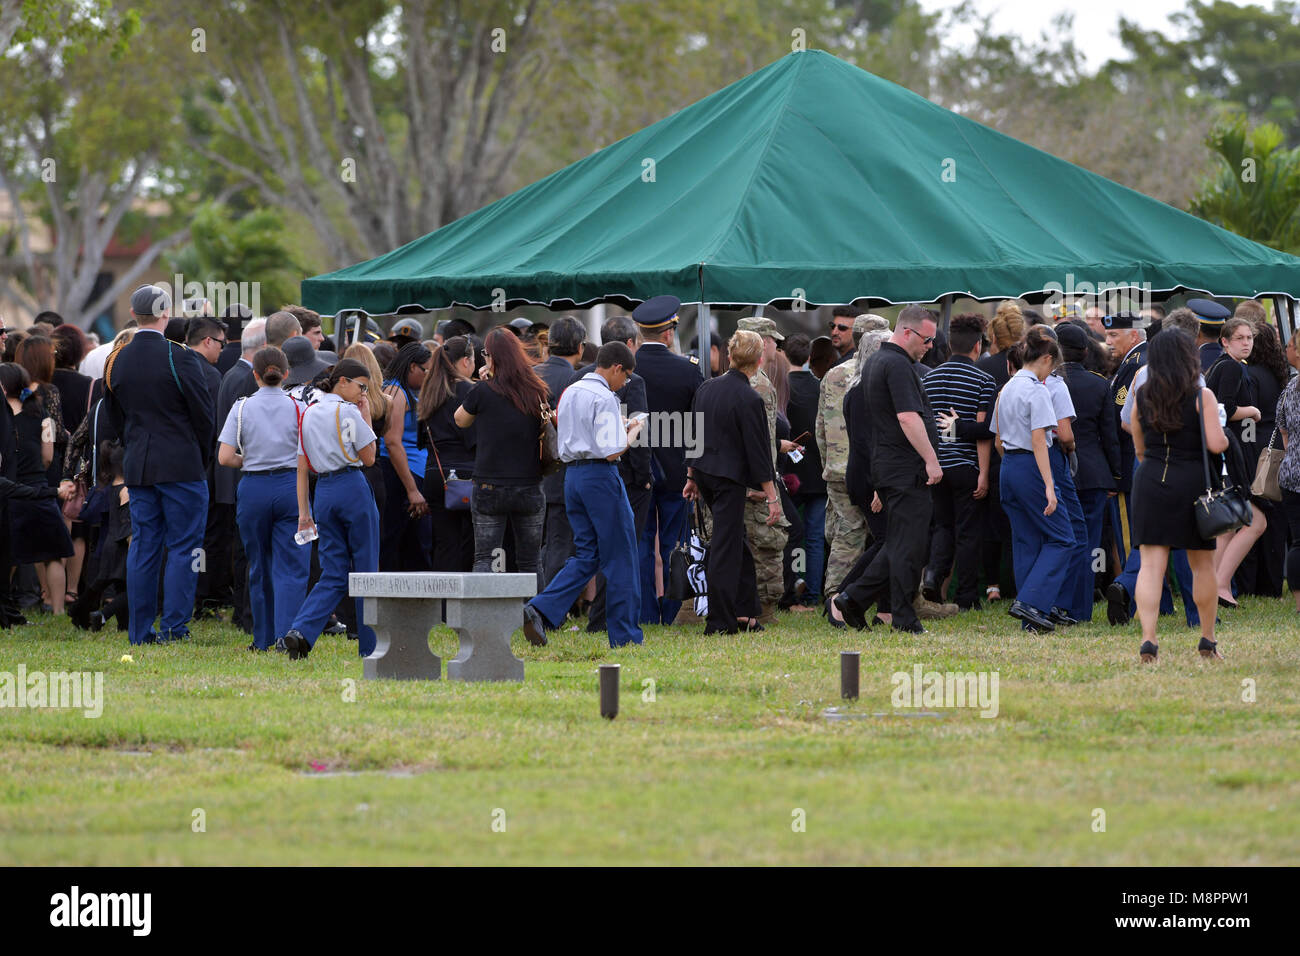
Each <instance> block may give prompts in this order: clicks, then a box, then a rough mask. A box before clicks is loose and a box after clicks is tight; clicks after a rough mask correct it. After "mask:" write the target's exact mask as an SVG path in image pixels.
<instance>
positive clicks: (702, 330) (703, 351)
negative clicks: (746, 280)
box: [695, 302, 713, 380]
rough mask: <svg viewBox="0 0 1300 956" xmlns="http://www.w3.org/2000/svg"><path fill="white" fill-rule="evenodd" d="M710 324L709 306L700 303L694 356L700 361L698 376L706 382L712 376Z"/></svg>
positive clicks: (696, 320) (696, 321) (696, 322)
mask: <svg viewBox="0 0 1300 956" xmlns="http://www.w3.org/2000/svg"><path fill="white" fill-rule="evenodd" d="M711 325H712V323H711V322H710V321H709V306H708V303H707V302H701V303H700V310H699V313H698V315H697V317H696V319H695V343H696V354H697V355H698V356H699V359H700V374H701V375H702V376H704V378H705V380H708V379H709V377H710V376H712V375H713V365H712V363H711V362H710V361H709V356H710V354H711V346H712V343H713V335H712V333H711V332H710V331H709V329H710V326H711Z"/></svg>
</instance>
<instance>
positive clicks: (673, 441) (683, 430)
mask: <svg viewBox="0 0 1300 956" xmlns="http://www.w3.org/2000/svg"><path fill="white" fill-rule="evenodd" d="M681 304H682V303H681V300H680V299H678V298H677V297H676V296H672V295H659V296H655V297H654V298H653V299H647V300H646V301H645V302H643V303H641V304H640V305H639V306H637V307H636V309H635V310H634V311H633V313H632V318H633V320H634V321H635V322H636V324H637V325H638V326H639V327H640V331H641V338H642V345H641V347H640V348H639V349H637V352H636V371H637V374H638V375H640V376H641V378H643V379H645V390H646V400H647V403H648V405H649V409H650V424H651V426H652V427H651V428H650V430H649V431H648V432H646V434H647V435H648V436H650V438H651V439H652V440H654V441H653V448H654V458H653V462H652V469H653V474H654V488H653V494H652V499H651V502H650V513H649V515H648V516H647V518H646V523H645V529H644V530H643V531H642V532H641V623H642V624H671V623H672V622H673V619H674V618H675V617H677V612H678V611H679V610H680V609H681V606H682V605H681V602H680V601H670V600H668V599H666V598H665V599H663V600H660V598H659V597H658V594H659V591H658V588H657V587H656V577H655V540H656V538H657V539H658V541H659V553H660V555H661V557H662V560H663V566H664V568H665V570H666V569H667V567H668V558H669V555H671V554H672V550H673V548H674V547H675V546H676V544H677V542H678V541H679V540H681V538H682V534H683V532H684V531H685V527H686V517H687V510H686V509H687V505H686V502H685V501H684V500H683V499H682V489H683V488H684V487H685V486H686V447H685V446H686V444H687V443H686V441H685V438H686V437H687V435H688V434H689V435H690V436H691V437H692V438H698V436H696V435H695V434H694V429H693V428H691V430H690V431H689V432H688V431H687V428H688V426H689V425H690V424H691V423H690V422H689V421H688V419H690V415H691V403H692V402H693V401H694V400H695V390H696V389H698V388H699V387H700V382H701V381H703V376H702V375H701V374H700V362H699V359H698V358H697V357H695V356H691V357H690V358H685V357H683V356H681V355H676V354H674V353H673V352H672V350H671V349H670V344H671V342H672V340H673V330H674V329H675V328H676V327H677V310H678V309H679V308H681ZM655 439H657V440H655Z"/></svg>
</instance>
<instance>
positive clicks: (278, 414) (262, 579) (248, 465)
mask: <svg viewBox="0 0 1300 956" xmlns="http://www.w3.org/2000/svg"><path fill="white" fill-rule="evenodd" d="M288 370H289V360H288V359H287V358H286V357H285V354H284V353H283V352H281V351H280V350H279V349H277V348H265V349H262V350H261V351H260V352H258V353H257V354H256V355H254V356H253V377H254V378H255V379H256V380H257V386H258V388H257V391H256V392H254V393H253V394H252V395H250V396H248V397H247V398H241V399H240V400H239V401H237V402H235V404H234V405H233V406H232V407H231V409H230V414H229V415H228V416H227V417H226V421H225V424H224V425H223V426H222V429H221V436H220V438H219V439H218V441H219V442H220V444H219V445H218V447H217V461H218V462H220V463H221V464H222V465H225V466H226V467H227V468H238V469H240V470H241V471H242V472H243V478H242V480H241V481H240V482H239V486H238V488H237V492H236V496H237V499H238V501H237V506H236V510H235V521H236V523H237V525H238V526H239V537H240V539H241V540H242V541H243V543H244V552H245V553H246V554H247V555H248V589H249V593H250V595H251V596H252V597H251V600H250V601H249V604H250V605H251V606H252V611H253V643H252V644H250V645H249V647H248V649H249V650H250V651H254V650H256V651H269V650H270V649H271V647H272V645H274V644H275V639H276V637H277V636H278V635H280V634H284V633H285V632H286V631H288V630H289V627H290V626H291V625H292V623H293V619H294V616H295V615H296V614H297V613H298V609H299V608H300V607H301V606H302V601H303V598H304V597H306V595H307V578H308V576H309V574H310V572H311V548H310V547H304V546H300V545H299V544H298V543H297V542H296V541H294V540H293V536H294V534H295V533H297V531H298V417H299V416H300V415H301V414H302V411H303V408H302V406H301V405H299V404H298V403H297V402H296V401H294V400H293V398H291V397H290V396H289V393H288V392H286V391H284V390H283V389H282V388H280V383H281V382H282V381H283V380H284V376H285V374H286V373H287V372H288Z"/></svg>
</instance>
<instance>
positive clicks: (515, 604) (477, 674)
mask: <svg viewBox="0 0 1300 956" xmlns="http://www.w3.org/2000/svg"><path fill="white" fill-rule="evenodd" d="M522 625H523V599H521V598H517V597H512V598H476V599H473V600H468V599H466V600H456V599H452V598H449V599H448V600H447V626H448V627H450V628H452V629H453V630H454V631H455V632H456V633H457V634H458V635H460V653H459V654H457V655H456V659H455V660H453V661H448V662H447V679H448V680H466V681H471V680H518V681H521V680H523V679H524V662H523V661H521V660H520V659H519V658H517V657H515V655H514V653H513V652H512V651H511V650H510V635H511V634H513V633H514V632H515V631H517V630H519V628H520V627H521V626H522Z"/></svg>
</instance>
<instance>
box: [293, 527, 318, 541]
mask: <svg viewBox="0 0 1300 956" xmlns="http://www.w3.org/2000/svg"><path fill="white" fill-rule="evenodd" d="M319 537H320V535H319V534H317V533H316V529H315V528H307V529H306V530H303V531H299V532H298V533H297V534H295V535H294V536H293V540H294V541H296V542H297V543H298V544H300V545H303V544H311V542H313V541H315V540H316V539H317V538H319Z"/></svg>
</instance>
